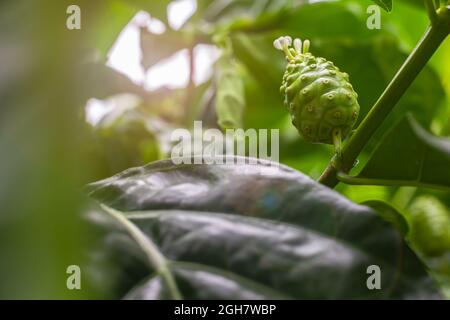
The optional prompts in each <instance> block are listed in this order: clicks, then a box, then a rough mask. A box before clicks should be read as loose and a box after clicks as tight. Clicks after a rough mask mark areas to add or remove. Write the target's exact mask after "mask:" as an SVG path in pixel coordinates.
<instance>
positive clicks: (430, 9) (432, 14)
mask: <svg viewBox="0 0 450 320" xmlns="http://www.w3.org/2000/svg"><path fill="white" fill-rule="evenodd" d="M424 1H425V7H426V8H427V13H428V17H429V18H430V21H431V23H432V24H434V23H436V20H437V14H436V8H435V6H434V3H433V0H424Z"/></svg>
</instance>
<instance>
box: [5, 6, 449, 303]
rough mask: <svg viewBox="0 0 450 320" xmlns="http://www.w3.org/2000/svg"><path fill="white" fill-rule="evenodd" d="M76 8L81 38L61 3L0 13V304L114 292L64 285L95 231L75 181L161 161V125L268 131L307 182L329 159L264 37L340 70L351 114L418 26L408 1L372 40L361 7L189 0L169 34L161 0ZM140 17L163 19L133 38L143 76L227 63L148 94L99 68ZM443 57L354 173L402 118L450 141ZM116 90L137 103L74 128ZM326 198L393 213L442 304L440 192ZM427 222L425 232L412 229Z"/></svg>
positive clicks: (389, 72) (445, 226) (445, 251)
mask: <svg viewBox="0 0 450 320" xmlns="http://www.w3.org/2000/svg"><path fill="white" fill-rule="evenodd" d="M75 2H76V3H78V4H79V5H80V7H81V8H82V13H83V27H82V30H80V31H68V30H67V29H66V28H65V19H66V15H65V11H66V8H67V6H68V4H69V3H68V2H66V1H58V3H56V2H55V1H42V2H40V3H39V4H30V3H29V1H4V2H2V3H1V4H0V21H1V22H0V26H1V28H0V43H1V47H0V53H1V55H0V61H1V65H2V67H1V69H0V104H1V109H0V150H2V157H1V160H0V161H1V163H0V164H1V166H0V181H1V184H0V204H1V208H2V210H1V214H0V239H1V240H0V277H1V279H0V282H1V283H2V284H3V285H2V287H1V289H0V296H1V297H9V298H11V297H26V298H37V297H39V298H42V297H47V298H79V297H88V298H91V297H105V296H108V294H111V293H108V292H103V291H101V290H98V288H96V287H93V288H92V290H82V291H81V292H76V291H68V290H66V289H65V278H66V274H65V269H66V266H67V265H69V264H84V263H85V261H86V259H87V257H86V256H85V252H86V251H88V250H87V247H90V246H91V241H94V239H95V235H96V233H95V232H94V231H93V230H91V229H89V227H87V226H85V225H84V224H83V223H81V221H80V219H79V217H80V214H81V212H83V211H84V210H85V207H86V203H87V200H86V199H85V198H84V192H83V190H82V186H83V185H85V184H86V183H88V182H92V181H95V180H98V179H102V178H106V177H108V176H111V175H113V174H115V173H117V172H120V171H121V170H124V169H127V168H129V167H133V166H138V165H144V164H146V163H148V162H150V161H154V160H159V159H163V158H166V157H167V151H168V150H170V149H169V142H168V138H167V135H168V133H169V132H170V130H171V129H172V128H179V127H185V128H188V129H189V128H191V126H192V122H193V120H195V119H200V120H203V123H204V124H207V125H208V126H209V127H218V128H220V127H221V126H222V128H223V127H229V126H240V125H241V124H242V126H243V127H244V128H257V129H258V128H264V129H267V128H279V129H280V161H281V162H282V163H283V164H286V165H289V166H291V167H293V168H295V169H298V170H299V171H301V172H303V173H305V174H306V175H309V176H310V177H312V178H317V177H318V176H319V175H320V173H321V171H322V170H323V169H324V168H325V166H326V164H327V163H328V161H329V159H330V157H331V155H332V150H331V148H329V147H328V146H323V145H311V144H307V143H306V142H304V141H302V139H301V138H300V137H299V136H298V135H297V133H296V131H295V128H293V126H292V125H291V124H290V121H289V118H288V114H287V112H286V110H285V109H284V107H283V105H282V99H281V96H280V94H279V86H280V82H281V78H282V74H283V71H284V66H285V61H284V58H283V57H282V55H281V54H280V53H279V52H277V51H276V50H274V49H273V47H272V41H273V39H275V38H276V37H278V36H281V35H286V34H289V35H291V36H293V37H301V38H309V39H311V41H312V52H313V53H314V54H315V55H318V56H323V57H326V58H327V59H329V60H331V61H333V62H334V63H335V64H336V65H337V66H339V67H340V68H341V69H342V70H345V71H346V72H347V73H349V74H350V80H351V83H352V84H353V86H354V88H355V90H356V91H357V92H358V94H359V103H360V105H361V113H360V119H362V118H363V117H364V116H365V115H366V114H367V112H368V111H369V108H370V107H371V106H372V105H373V103H374V102H375V101H376V99H377V98H378V97H379V95H380V94H381V93H382V91H383V89H384V88H385V87H386V85H387V84H388V82H389V81H390V79H391V78H392V76H393V75H394V74H395V72H396V71H397V70H398V68H399V67H400V65H401V64H402V63H403V61H404V60H405V58H406V56H407V55H408V53H409V52H410V51H411V49H412V48H413V47H414V45H415V44H416V43H417V41H418V40H419V39H420V37H421V35H422V33H423V31H424V30H425V29H426V26H427V24H428V18H427V15H426V11H425V10H424V9H423V7H422V3H421V1H406V0H405V1H400V0H399V1H395V2H394V4H393V8H392V11H391V12H390V13H387V12H385V11H383V12H382V17H381V19H382V28H381V29H380V30H369V29H368V28H367V27H366V19H367V16H368V14H367V13H366V8H367V7H368V6H369V5H371V4H372V2H371V1H369V0H364V1H361V0H341V1H319V2H314V3H309V1H307V0H293V1H288V0H264V1H256V2H255V1H246V0H236V1H225V0H197V10H196V12H195V13H194V15H193V16H192V17H190V18H189V19H188V20H187V21H186V22H185V23H184V24H183V26H182V27H181V28H180V29H179V30H172V29H171V28H170V27H169V25H168V23H167V22H168V18H167V11H166V8H167V5H169V3H170V2H171V1H168V0H167V1H164V0H161V1H144V0H139V1H132V0H129V1H119V0H103V1H95V2H94V3H92V2H93V1H75ZM311 2H312V1H311ZM379 2H383V3H387V2H389V1H379ZM387 8H388V9H390V7H389V5H388V6H387ZM139 10H145V11H147V12H149V13H150V15H151V16H152V17H154V18H158V19H159V20H161V21H162V22H164V23H166V25H167V30H166V32H165V33H163V34H161V35H156V34H152V33H151V32H149V31H148V30H145V29H141V34H140V37H141V47H142V50H143V59H142V64H143V66H144V67H145V68H146V69H148V68H151V67H152V66H154V65H155V64H157V63H158V62H159V61H161V60H163V59H164V58H166V57H168V56H170V55H172V54H173V53H175V52H177V51H179V50H181V49H184V48H187V49H189V50H192V48H194V47H195V46H196V45H198V44H205V43H207V44H212V45H215V46H217V47H218V48H219V49H221V50H222V52H223V53H224V54H223V55H222V56H221V58H220V59H219V60H218V62H217V63H216V64H215V65H214V73H213V77H212V79H210V80H209V81H207V82H206V83H204V84H202V85H198V86H196V85H195V84H194V83H192V82H191V83H190V84H189V85H188V86H187V87H186V88H182V89H169V88H162V89H159V90H156V91H148V90H145V89H144V88H143V87H140V86H139V85H137V84H135V83H133V82H132V81H131V80H130V79H128V78H127V77H125V76H124V75H122V74H119V73H117V72H116V71H114V70H112V69H111V68H108V67H106V65H105V62H106V59H107V53H108V51H109V49H110V48H111V46H112V45H113V43H114V41H115V40H116V38H117V36H118V34H119V33H120V31H121V30H122V29H123V28H124V27H125V25H126V24H127V23H128V22H129V21H130V19H131V18H132V17H133V16H134V15H135V14H136V13H137V12H138V11H139ZM230 48H231V49H230ZM449 56H450V43H449V42H448V41H446V42H445V43H444V44H443V45H442V46H441V47H440V48H439V50H438V52H436V54H435V55H434V57H433V59H432V60H431V62H430V63H429V64H428V66H427V67H426V68H425V69H424V70H423V71H422V72H421V74H420V75H419V77H418V78H417V79H416V80H415V81H414V83H413V85H412V87H411V88H409V89H408V91H407V93H406V94H405V96H403V97H402V99H401V100H400V102H399V104H398V105H397V107H396V108H395V109H394V112H392V114H391V115H390V116H389V117H388V119H386V121H385V122H384V123H383V126H382V128H381V129H380V130H378V131H377V133H376V135H375V136H374V137H373V138H372V139H371V140H370V143H369V144H368V145H367V147H366V148H365V149H364V152H363V154H362V155H361V156H360V157H359V163H360V164H359V165H358V166H357V167H356V171H359V170H360V168H362V164H364V163H366V160H367V158H368V156H369V155H370V154H372V153H373V152H374V149H375V148H376V146H377V143H378V141H380V139H381V138H382V137H384V136H385V135H386V134H387V133H388V132H389V131H390V129H391V128H392V127H394V126H395V125H396V124H397V123H399V122H400V120H401V119H402V116H404V115H405V114H406V113H407V112H410V113H411V114H412V115H413V116H414V119H415V120H416V121H417V122H418V123H419V124H420V125H421V126H422V127H423V128H425V129H426V130H427V131H428V132H431V133H432V134H434V135H439V136H449V135H450V121H449V120H450V106H449V103H450V102H449V101H450V82H449V81H450V62H449V60H448V57H449ZM224 75H226V76H224ZM230 77H231V79H232V80H230ZM119 93H131V94H134V95H136V96H138V97H139V99H140V100H139V101H140V102H139V103H135V104H133V105H132V106H127V105H125V103H124V104H120V103H119V104H118V106H117V107H116V108H115V109H113V110H112V111H111V112H110V113H107V114H105V115H104V117H103V118H102V119H101V120H100V121H99V122H98V124H97V125H96V126H91V125H89V124H87V123H86V122H85V120H84V106H85V104H86V101H87V100H88V99H89V98H91V97H95V98H99V99H106V98H108V97H111V96H112V95H115V94H119ZM446 150H447V151H448V148H447V149H446ZM405 160H406V159H405ZM378 165H380V164H379V163H378ZM390 165H391V164H390V163H386V162H385V163H384V164H383V163H381V166H385V167H386V166H390ZM447 169H449V168H448V167H447ZM441 170H442V169H441ZM443 170H445V167H444V169H443ZM368 171H370V168H369V169H367V170H366V172H363V173H367V172H368ZM369 173H370V172H369ZM432 173H433V174H434V175H439V174H440V172H432ZM444 174H445V172H444ZM447 183H448V181H447ZM337 190H338V191H339V192H340V193H341V194H343V195H344V196H346V197H348V198H349V199H351V200H353V201H355V202H357V203H361V202H364V201H367V200H380V201H384V202H387V203H390V204H391V205H392V206H393V207H395V209H396V210H398V211H399V212H400V213H401V214H402V215H403V217H404V218H405V219H406V221H407V222H408V225H409V227H410V229H411V232H410V233H409V238H408V241H409V242H410V244H411V245H412V247H413V248H414V249H415V251H416V253H418V254H419V256H420V257H421V258H422V259H423V260H424V261H425V262H426V263H427V265H428V267H429V268H430V270H431V273H432V275H433V277H434V278H436V279H437V280H438V281H439V283H440V286H441V288H442V289H443V290H444V291H445V292H447V294H450V293H449V290H450V262H449V261H450V248H449V246H445V243H444V246H443V247H442V239H444V238H445V239H448V237H449V236H448V230H450V218H449V217H450V212H449V208H450V196H449V193H448V191H436V190H433V189H428V188H423V187H384V186H349V185H345V184H340V185H339V186H338V187H337ZM424 225H429V226H430V227H429V228H427V229H426V231H421V229H423V226H424ZM436 228H440V229H439V230H437V231H434V232H432V233H431V235H430V236H428V237H423V236H422V235H423V234H424V232H430V230H433V229H436ZM440 230H444V231H440ZM446 230H447V231H446ZM445 232H447V235H446V234H445ZM86 235H87V236H86ZM433 237H434V238H433ZM439 237H440V238H439ZM446 237H447V238H446ZM436 242H437V243H440V244H441V247H439V248H436V247H437V246H436V245H435V244H436ZM105 268H108V266H105ZM180 272H181V271H180ZM183 272H188V271H183ZM84 283H86V286H88V287H89V286H90V282H89V281H86V282H84Z"/></svg>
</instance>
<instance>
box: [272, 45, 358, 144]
mask: <svg viewBox="0 0 450 320" xmlns="http://www.w3.org/2000/svg"><path fill="white" fill-rule="evenodd" d="M291 44H292V39H291V38H290V37H280V38H278V39H276V40H275V41H274V46H275V48H277V49H279V50H282V51H284V52H285V54H286V58H287V61H288V65H287V67H286V72H285V73H284V76H283V82H282V85H281V88H280V91H281V93H282V94H283V96H284V104H285V105H286V107H287V108H288V110H289V113H290V114H291V118H292V124H293V125H294V126H295V127H296V128H297V130H298V131H299V133H300V134H301V135H302V136H303V137H304V139H305V140H307V141H309V142H313V143H327V144H334V145H335V146H336V147H338V146H339V145H340V141H341V138H345V136H347V135H348V133H349V132H350V130H351V129H352V127H353V125H354V124H355V122H356V119H357V118H358V114H359V104H358V101H357V98H358V94H357V93H356V92H355V91H354V90H353V87H352V85H351V84H350V82H349V77H348V74H347V73H345V72H342V71H340V70H339V68H338V67H336V66H335V65H334V64H333V62H331V61H327V60H326V59H324V58H320V57H315V56H313V55H312V54H311V53H310V52H309V45H310V43H309V40H305V41H304V42H303V44H302V41H301V40H300V39H295V40H294V43H293V44H294V46H293V48H292V47H291Z"/></svg>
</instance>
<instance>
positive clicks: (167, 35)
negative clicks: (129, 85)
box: [140, 28, 192, 69]
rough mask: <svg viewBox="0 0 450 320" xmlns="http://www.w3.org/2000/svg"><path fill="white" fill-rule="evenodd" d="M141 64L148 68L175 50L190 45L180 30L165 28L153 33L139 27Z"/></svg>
mask: <svg viewBox="0 0 450 320" xmlns="http://www.w3.org/2000/svg"><path fill="white" fill-rule="evenodd" d="M140 44H141V49H142V61H141V62H142V65H143V66H144V68H145V69H148V68H150V67H151V66H153V65H154V64H156V63H158V62H159V61H161V60H162V59H165V58H168V57H169V56H171V55H172V54H174V53H175V52H177V51H179V50H181V49H184V48H187V47H188V46H190V45H192V44H191V43H190V41H188V40H187V39H185V38H183V37H182V35H181V33H180V32H177V31H173V30H167V31H166V32H164V33H163V34H154V33H151V32H149V31H147V29H145V28H141V40H140Z"/></svg>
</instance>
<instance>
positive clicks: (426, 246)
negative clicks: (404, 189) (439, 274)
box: [408, 195, 450, 263]
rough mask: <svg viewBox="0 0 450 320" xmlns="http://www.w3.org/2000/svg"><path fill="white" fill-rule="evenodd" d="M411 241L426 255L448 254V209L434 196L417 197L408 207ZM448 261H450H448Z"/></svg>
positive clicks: (449, 252)
mask: <svg viewBox="0 0 450 320" xmlns="http://www.w3.org/2000/svg"><path fill="white" fill-rule="evenodd" d="M408 210H409V212H410V214H411V235H410V239H411V241H412V242H413V243H414V244H415V245H417V246H418V249H419V250H420V251H421V252H423V253H425V254H426V255H427V256H433V257H435V256H442V255H444V254H450V211H449V210H448V209H447V208H446V207H445V206H444V205H443V204H442V203H441V202H440V201H439V200H438V199H437V198H436V197H433V196H429V195H424V196H420V197H418V198H417V199H416V200H414V202H413V203H412V205H411V206H410V207H409V208H408ZM449 263H450V261H449Z"/></svg>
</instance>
